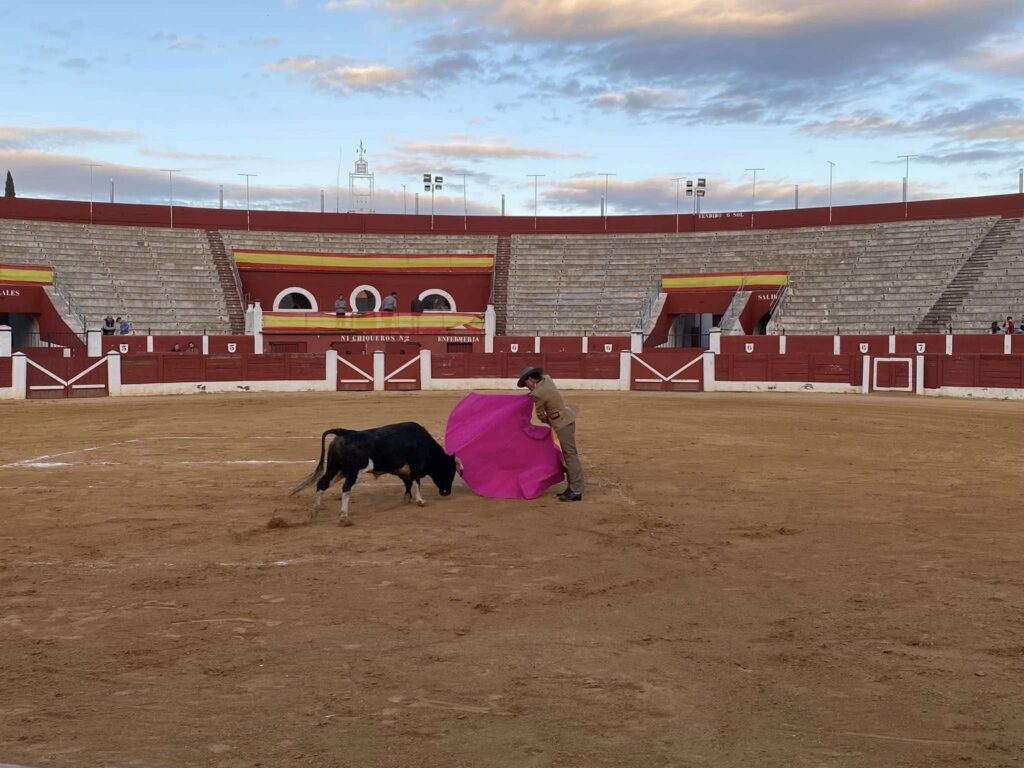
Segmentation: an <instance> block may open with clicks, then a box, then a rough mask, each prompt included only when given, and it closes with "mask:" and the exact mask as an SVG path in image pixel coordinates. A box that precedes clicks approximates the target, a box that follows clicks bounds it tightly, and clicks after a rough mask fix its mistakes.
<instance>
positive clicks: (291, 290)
mask: <svg viewBox="0 0 1024 768" xmlns="http://www.w3.org/2000/svg"><path fill="white" fill-rule="evenodd" d="M292 293H297V294H299V295H300V296H304V297H305V298H306V300H307V301H309V306H310V309H281V302H282V301H284V297H285V296H288V295H289V294H292ZM273 306H274V311H275V312H319V311H320V310H319V308H318V306H317V303H316V296H314V295H313V294H312V293H310V292H309V291H307V290H306V289H305V288H298V287H294V288H285V289H284V290H283V291H281V292H280V293H279V294H277V297H276V298H275V299H274V305H273Z"/></svg>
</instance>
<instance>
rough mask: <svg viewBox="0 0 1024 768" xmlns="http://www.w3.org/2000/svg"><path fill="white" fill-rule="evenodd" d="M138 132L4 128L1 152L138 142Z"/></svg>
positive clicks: (0, 131) (0, 134) (63, 127)
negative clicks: (134, 140) (4, 150)
mask: <svg viewBox="0 0 1024 768" xmlns="http://www.w3.org/2000/svg"><path fill="white" fill-rule="evenodd" d="M138 136H139V134H137V133H135V132H134V131H118V130H104V129H99V128H89V127H86V126H80V125H49V126H39V127H27V126H20V125H0V149H38V150H47V149H55V148H57V147H68V146H81V145H89V144H111V143H122V142H127V141H131V140H133V139H136V138H138Z"/></svg>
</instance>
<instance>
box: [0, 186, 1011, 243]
mask: <svg viewBox="0 0 1024 768" xmlns="http://www.w3.org/2000/svg"><path fill="white" fill-rule="evenodd" d="M751 215H752V214H751V213H750V212H746V213H705V214H700V215H699V216H697V217H694V216H691V215H689V214H687V215H680V216H679V231H680V232H693V231H716V230H737V229H750V228H751V226H753V227H754V228H755V229H781V228H788V227H820V226H827V225H828V224H829V223H830V222H829V210H828V208H804V209H802V210H778V211H758V212H757V213H756V214H754V220H753V222H751ZM1022 215H1024V195H1019V194H1015V195H991V196H987V197H961V198H954V199H945V200H921V201H918V202H912V203H910V205H909V206H907V207H906V208H905V207H904V205H903V203H878V204H873V205H848V206H837V207H835V208H833V209H832V221H831V224H833V225H842V224H874V223H882V222H889V221H904V220H905V219H915V220H921V219H950V218H967V217H971V216H1022ZM0 218H5V219H37V220H42V221H60V222H68V223H74V224H87V223H89V203H88V202H80V201H77V200H37V199H31V198H20V197H19V198H13V199H11V198H0ZM245 219H246V213H245V211H244V210H233V209H224V210H221V209H218V208H188V207H184V206H175V208H174V226H176V227H180V228H192V229H245V228H246V225H245ZM250 221H251V226H250V228H251V229H254V230H265V231H292V232H353V233H378V234H387V233H394V234H430V233H431V231H433V232H435V233H437V234H458V233H460V232H468V233H469V234H477V235H511V234H533V233H542V234H543V233H550V234H587V233H589V234H603V233H605V232H608V233H611V234H616V233H618V234H624V233H631V232H675V231H676V216H675V215H674V214H655V215H649V216H609V217H608V221H607V228H606V227H605V223H604V220H603V219H602V218H601V217H600V216H542V217H540V218H538V219H537V220H536V229H534V219H533V217H532V216H470V217H468V218H467V219H466V220H465V222H466V223H465V225H464V224H463V217H462V216H435V217H434V229H433V230H431V228H430V216H428V215H420V216H409V215H403V214H391V213H372V214H364V213H341V214H338V213H302V212H296V211H252V213H251V217H250ZM93 222H94V223H95V224H115V225H117V224H119V225H124V226H139V227H166V226H169V224H170V210H169V208H168V207H167V206H166V205H134V204H130V203H94V204H93Z"/></svg>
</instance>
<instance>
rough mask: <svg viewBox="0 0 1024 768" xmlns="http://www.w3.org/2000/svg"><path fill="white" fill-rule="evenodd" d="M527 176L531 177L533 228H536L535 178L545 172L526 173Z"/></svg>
mask: <svg viewBox="0 0 1024 768" xmlns="http://www.w3.org/2000/svg"><path fill="white" fill-rule="evenodd" d="M526 175H527V177H528V178H532V179H533V229H534V231H536V229H537V179H540V178H543V177H544V176H545V175H546V174H543V173H528V174H526Z"/></svg>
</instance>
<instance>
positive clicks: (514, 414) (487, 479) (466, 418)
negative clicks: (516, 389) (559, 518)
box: [444, 392, 565, 499]
mask: <svg viewBox="0 0 1024 768" xmlns="http://www.w3.org/2000/svg"><path fill="white" fill-rule="evenodd" d="M532 415H533V403H532V401H531V400H530V396H529V395H478V394H477V393H475V392H474V393H472V394H469V395H466V397H464V398H463V399H462V400H461V401H460V402H459V404H458V405H456V406H455V409H454V410H453V411H452V413H451V416H449V417H448V429H447V431H446V432H445V437H444V447H445V451H447V452H448V453H451V454H454V455H455V456H457V457H458V459H459V461H461V462H462V466H463V467H464V472H463V475H462V479H463V480H465V481H466V485H468V486H469V487H470V488H472V489H473V490H474V491H475V492H476V493H478V494H480V495H481V496H487V497H490V498H492V499H535V498H537V497H538V496H540V495H541V494H542V493H544V491H545V490H547V489H548V488H550V487H551V486H552V485H554V484H555V483H558V482H560V481H561V480H562V478H563V477H565V470H564V469H563V467H562V451H561V450H560V449H559V448H558V446H557V445H555V440H554V436H553V433H552V431H551V429H550V428H548V427H544V426H536V425H533V424H531V423H530V417H531V416H532Z"/></svg>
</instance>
